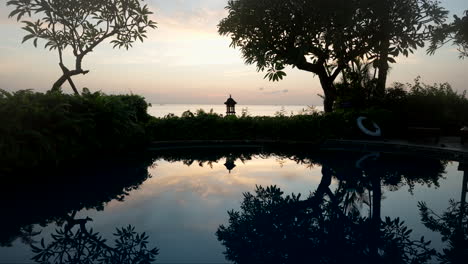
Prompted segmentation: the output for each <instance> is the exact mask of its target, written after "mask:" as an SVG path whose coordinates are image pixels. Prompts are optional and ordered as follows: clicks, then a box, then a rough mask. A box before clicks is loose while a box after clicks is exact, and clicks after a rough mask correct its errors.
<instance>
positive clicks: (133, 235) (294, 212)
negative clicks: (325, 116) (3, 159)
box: [0, 147, 468, 263]
mask: <svg viewBox="0 0 468 264" xmlns="http://www.w3.org/2000/svg"><path fill="white" fill-rule="evenodd" d="M466 169H467V167H466V165H465V163H464V162H460V161H451V160H444V159H443V157H440V158H428V157H425V156H424V155H419V156H415V155H413V156H406V155H395V154H391V153H383V152H350V151H324V150H322V151H311V150H298V149H281V150H279V149H278V150H276V149H273V150H271V149H269V150H266V149H263V148H227V147H226V148H207V149H202V148H197V149H185V150H183V149H178V150H164V151H153V152H150V153H143V154H141V153H140V154H132V155H129V156H128V157H122V158H121V159H118V160H115V159H113V160H107V159H105V158H103V160H102V161H95V162H89V163H85V164H71V165H70V166H67V168H65V169H63V170H60V171H47V170H46V169H42V170H40V169H38V170H37V171H33V172H21V173H15V174H11V175H4V177H3V178H4V179H6V182H5V184H4V185H2V186H3V190H2V192H1V193H0V195H1V196H2V197H1V198H2V199H0V201H1V203H2V206H1V208H2V214H1V217H0V219H1V220H0V263H146V262H145V261H148V262H151V261H154V263H304V262H308V263H466V262H464V261H466V259H467V258H466V257H467V255H468V253H467V250H468V236H467V234H466V229H467V227H468V216H467V213H468V210H467V209H468V207H467V205H466V202H465V200H466V185H467V177H468V176H467V175H466V173H465V171H466ZM299 193H300V194H301V195H300V196H299V195H298V194H299Z"/></svg>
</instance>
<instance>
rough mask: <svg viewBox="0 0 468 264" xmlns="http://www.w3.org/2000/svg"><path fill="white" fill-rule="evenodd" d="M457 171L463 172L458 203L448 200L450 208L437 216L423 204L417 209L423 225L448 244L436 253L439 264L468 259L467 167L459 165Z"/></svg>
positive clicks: (464, 261)
mask: <svg viewBox="0 0 468 264" xmlns="http://www.w3.org/2000/svg"><path fill="white" fill-rule="evenodd" d="M459 170H461V171H464V175H463V181H462V191H461V199H460V202H456V201H455V200H450V201H449V204H450V206H449V207H448V208H447V210H446V211H445V212H444V213H443V214H442V215H439V214H437V213H436V212H434V211H433V210H431V209H430V208H429V207H428V206H427V204H426V203H425V202H419V203H418V207H419V211H420V214H421V218H422V222H423V224H424V225H425V226H426V227H427V228H429V229H430V230H432V231H434V232H439V233H440V234H441V236H442V241H444V242H448V243H447V244H448V245H447V247H446V248H444V249H443V250H442V252H440V253H437V259H438V260H439V261H440V263H466V261H467V259H468V233H467V231H468V204H467V203H466V194H467V192H468V173H467V172H468V167H467V164H466V163H460V166H459Z"/></svg>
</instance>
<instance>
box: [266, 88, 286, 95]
mask: <svg viewBox="0 0 468 264" xmlns="http://www.w3.org/2000/svg"><path fill="white" fill-rule="evenodd" d="M259 90H260V91H262V92H263V94H266V95H274V94H285V93H289V89H281V90H278V89H275V90H272V91H266V90H265V88H263V87H262V88H260V89H259Z"/></svg>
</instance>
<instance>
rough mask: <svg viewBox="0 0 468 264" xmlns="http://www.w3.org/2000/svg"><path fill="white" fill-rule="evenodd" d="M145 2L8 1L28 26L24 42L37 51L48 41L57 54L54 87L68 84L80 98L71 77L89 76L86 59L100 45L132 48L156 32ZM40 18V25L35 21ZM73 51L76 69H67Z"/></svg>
mask: <svg viewBox="0 0 468 264" xmlns="http://www.w3.org/2000/svg"><path fill="white" fill-rule="evenodd" d="M142 2H143V0H100V1H96V0H8V2H7V5H9V6H13V7H14V10H13V11H12V12H11V13H10V15H9V16H10V17H16V19H17V20H18V21H20V20H21V19H23V18H24V17H29V19H27V20H22V21H21V22H22V23H24V24H25V26H24V27H23V29H24V30H25V31H26V32H27V35H26V36H25V37H24V38H23V42H25V41H27V40H33V44H34V46H35V47H37V42H38V40H39V39H42V40H45V41H46V43H45V46H44V47H45V48H48V49H49V50H57V52H58V57H59V66H60V69H61V70H62V76H61V77H60V78H59V79H58V80H57V81H56V82H55V83H54V84H53V86H52V90H55V91H56V90H58V89H60V87H61V86H62V85H63V84H64V83H65V82H66V81H68V83H69V84H70V86H71V88H72V89H73V92H74V93H75V94H79V92H78V89H77V88H76V86H75V84H74V83H73V80H72V77H73V76H75V75H80V74H83V75H85V74H87V73H89V70H84V69H83V67H82V63H83V58H84V57H85V56H86V55H88V54H89V53H91V52H92V51H93V50H94V49H95V48H96V47H97V46H98V45H99V44H100V43H102V42H103V41H104V40H106V39H110V38H112V40H111V43H112V44H113V45H114V48H115V47H118V48H122V47H124V48H126V49H128V48H129V47H132V44H133V43H134V42H135V41H137V40H140V41H142V42H143V39H144V38H146V37H147V36H146V33H147V28H155V27H156V23H155V22H154V21H152V20H150V19H149V15H151V14H152V12H151V11H149V8H148V6H147V5H142ZM36 16H39V19H38V20H37V21H34V20H33V19H34V18H35V17H36ZM67 48H71V51H72V54H73V56H74V57H75V63H74V69H71V70H70V69H69V68H68V67H67V66H65V62H64V57H65V54H64V53H65V51H66V50H67Z"/></svg>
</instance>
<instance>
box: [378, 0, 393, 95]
mask: <svg viewBox="0 0 468 264" xmlns="http://www.w3.org/2000/svg"><path fill="white" fill-rule="evenodd" d="M390 7H391V3H390V2H389V1H388V0H384V1H382V2H381V3H380V4H379V5H378V11H377V12H378V15H379V17H380V18H381V19H380V44H379V50H378V53H379V54H378V55H379V62H378V68H379V76H378V79H377V85H376V94H375V96H376V97H377V98H382V97H383V96H384V95H385V88H386V85H387V74H388V52H389V50H388V49H389V48H390V34H391V30H390V27H391V24H390V14H389V12H390Z"/></svg>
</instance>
